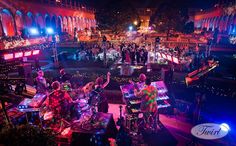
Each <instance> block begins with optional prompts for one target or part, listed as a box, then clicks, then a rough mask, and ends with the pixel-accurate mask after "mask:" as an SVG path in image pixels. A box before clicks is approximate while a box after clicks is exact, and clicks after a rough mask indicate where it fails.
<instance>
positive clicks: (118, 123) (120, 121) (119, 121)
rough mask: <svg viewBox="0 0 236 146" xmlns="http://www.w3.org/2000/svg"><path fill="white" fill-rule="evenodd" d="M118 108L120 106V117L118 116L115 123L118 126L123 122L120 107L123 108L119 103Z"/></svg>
mask: <svg viewBox="0 0 236 146" xmlns="http://www.w3.org/2000/svg"><path fill="white" fill-rule="evenodd" d="M119 108H120V117H119V118H118V121H117V122H116V124H117V125H118V126H123V124H124V117H123V116H122V108H123V107H122V105H120V106H119Z"/></svg>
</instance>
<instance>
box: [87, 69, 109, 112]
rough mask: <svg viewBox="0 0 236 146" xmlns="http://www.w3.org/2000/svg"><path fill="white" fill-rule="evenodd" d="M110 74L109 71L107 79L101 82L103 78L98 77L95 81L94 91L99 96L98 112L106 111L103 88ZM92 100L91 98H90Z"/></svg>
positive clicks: (105, 98) (106, 105)
mask: <svg viewBox="0 0 236 146" xmlns="http://www.w3.org/2000/svg"><path fill="white" fill-rule="evenodd" d="M110 76H111V73H110V72H108V73H107V81H106V82H105V83H103V78H102V77H98V78H97V79H96V81H95V89H94V91H95V92H96V93H97V94H98V96H99V98H100V99H99V103H98V112H103V113H107V112H108V100H107V97H106V95H105V94H104V89H105V88H106V86H107V85H108V84H109V82H110ZM91 100H92V99H91Z"/></svg>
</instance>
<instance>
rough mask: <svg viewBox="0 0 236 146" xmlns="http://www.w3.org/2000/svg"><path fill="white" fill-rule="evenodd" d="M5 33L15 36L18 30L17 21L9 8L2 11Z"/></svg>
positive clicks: (0, 14)
mask: <svg viewBox="0 0 236 146" xmlns="http://www.w3.org/2000/svg"><path fill="white" fill-rule="evenodd" d="M0 16H1V21H2V28H3V32H2V34H3V35H6V36H14V35H15V32H16V28H15V22H14V18H13V15H12V13H11V12H10V11H9V10H8V9H2V10H1V12H0Z"/></svg>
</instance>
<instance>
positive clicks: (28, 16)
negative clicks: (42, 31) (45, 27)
mask: <svg viewBox="0 0 236 146" xmlns="http://www.w3.org/2000/svg"><path fill="white" fill-rule="evenodd" d="M26 26H27V27H33V26H35V20H34V16H33V14H32V13H31V12H28V13H27V14H26Z"/></svg>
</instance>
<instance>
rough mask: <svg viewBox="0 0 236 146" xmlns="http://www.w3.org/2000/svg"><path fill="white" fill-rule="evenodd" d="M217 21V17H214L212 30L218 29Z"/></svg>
mask: <svg viewBox="0 0 236 146" xmlns="http://www.w3.org/2000/svg"><path fill="white" fill-rule="evenodd" d="M216 21H217V17H214V18H213V22H212V30H215V29H216Z"/></svg>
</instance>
